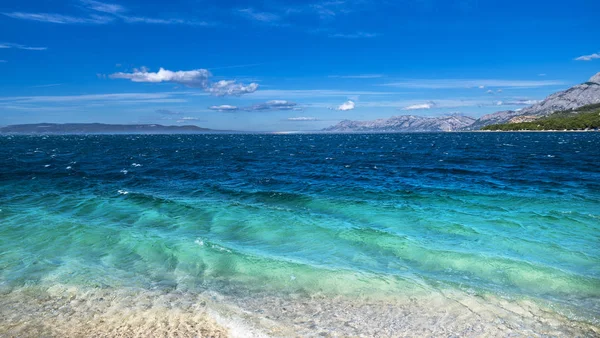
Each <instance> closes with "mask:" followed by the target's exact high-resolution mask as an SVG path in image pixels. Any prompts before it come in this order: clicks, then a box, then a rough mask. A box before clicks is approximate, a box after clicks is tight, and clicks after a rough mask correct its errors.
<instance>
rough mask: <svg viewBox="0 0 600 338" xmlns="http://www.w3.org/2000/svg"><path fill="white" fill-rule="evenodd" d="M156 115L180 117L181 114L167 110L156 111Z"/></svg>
mask: <svg viewBox="0 0 600 338" xmlns="http://www.w3.org/2000/svg"><path fill="white" fill-rule="evenodd" d="M156 113H158V114H161V115H171V116H172V115H181V114H182V113H181V112H178V111H173V110H168V109H157V110H156Z"/></svg>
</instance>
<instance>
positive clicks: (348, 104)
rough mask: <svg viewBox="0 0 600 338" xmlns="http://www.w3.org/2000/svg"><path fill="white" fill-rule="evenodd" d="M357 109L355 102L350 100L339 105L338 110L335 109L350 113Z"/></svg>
mask: <svg viewBox="0 0 600 338" xmlns="http://www.w3.org/2000/svg"><path fill="white" fill-rule="evenodd" d="M355 107H356V103H354V101H350V100H349V101H346V102H344V103H342V104H341V105H339V106H338V107H337V108H335V110H341V111H348V110H352V109H354V108H355Z"/></svg>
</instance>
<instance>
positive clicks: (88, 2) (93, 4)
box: [81, 0, 127, 14]
mask: <svg viewBox="0 0 600 338" xmlns="http://www.w3.org/2000/svg"><path fill="white" fill-rule="evenodd" d="M81 2H82V3H83V4H84V5H85V6H87V7H88V8H89V9H91V10H94V11H97V12H104V13H109V14H117V13H122V12H126V11H127V10H126V9H125V7H123V6H121V5H117V4H109V3H104V2H99V1H94V0H81Z"/></svg>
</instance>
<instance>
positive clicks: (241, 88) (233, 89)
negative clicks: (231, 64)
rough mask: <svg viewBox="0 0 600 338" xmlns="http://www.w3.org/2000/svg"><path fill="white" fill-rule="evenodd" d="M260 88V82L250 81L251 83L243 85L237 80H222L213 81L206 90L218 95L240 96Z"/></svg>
mask: <svg viewBox="0 0 600 338" xmlns="http://www.w3.org/2000/svg"><path fill="white" fill-rule="evenodd" d="M257 89H258V83H250V84H249V85H243V84H241V83H237V82H236V81H235V80H229V81H225V80H221V81H219V82H216V83H213V84H212V85H211V86H210V87H209V88H206V91H208V92H209V93H211V94H213V95H216V96H227V95H233V96H240V95H244V94H250V93H254V92H255V91H256V90H257Z"/></svg>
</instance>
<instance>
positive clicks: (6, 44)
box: [0, 42, 48, 50]
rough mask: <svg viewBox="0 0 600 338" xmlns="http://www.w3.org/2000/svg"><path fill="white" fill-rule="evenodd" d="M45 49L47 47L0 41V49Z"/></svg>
mask: <svg viewBox="0 0 600 338" xmlns="http://www.w3.org/2000/svg"><path fill="white" fill-rule="evenodd" d="M9 48H14V49H23V50H46V49H48V48H47V47H30V46H25V45H21V44H18V43H9V42H0V49H9Z"/></svg>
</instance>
